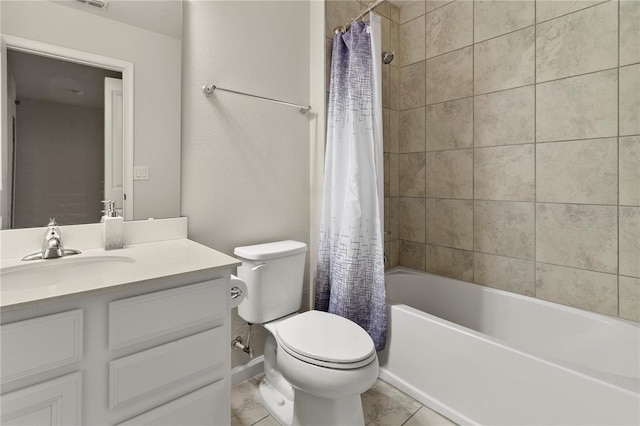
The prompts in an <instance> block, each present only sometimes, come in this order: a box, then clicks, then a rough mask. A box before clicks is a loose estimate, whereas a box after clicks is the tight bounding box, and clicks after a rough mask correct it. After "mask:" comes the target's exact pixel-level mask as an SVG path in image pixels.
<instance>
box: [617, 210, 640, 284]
mask: <svg viewBox="0 0 640 426" xmlns="http://www.w3.org/2000/svg"><path fill="white" fill-rule="evenodd" d="M618 220H619V221H620V272H619V273H620V275H629V276H632V277H637V278H640V207H620V213H619V218H618Z"/></svg>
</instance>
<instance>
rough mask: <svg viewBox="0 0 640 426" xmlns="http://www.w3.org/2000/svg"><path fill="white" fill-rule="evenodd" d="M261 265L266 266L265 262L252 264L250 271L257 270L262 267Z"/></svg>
mask: <svg viewBox="0 0 640 426" xmlns="http://www.w3.org/2000/svg"><path fill="white" fill-rule="evenodd" d="M263 266H267V264H266V263H260V264H259V265H256V266H254V267H253V268H251V270H252V271H257V270H258V269H260V268H262V267H263Z"/></svg>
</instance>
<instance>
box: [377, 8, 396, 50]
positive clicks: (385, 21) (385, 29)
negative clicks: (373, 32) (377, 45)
mask: <svg viewBox="0 0 640 426" xmlns="http://www.w3.org/2000/svg"><path fill="white" fill-rule="evenodd" d="M385 3H386V5H387V12H388V11H389V2H386V1H385V2H382V5H384V4H385ZM378 7H380V6H378ZM379 15H380V14H379ZM387 16H388V13H387V14H385V15H382V16H381V18H380V24H381V27H382V28H381V32H382V34H381V36H382V50H383V51H385V50H393V49H392V48H391V20H390V19H389V18H388V17H387Z"/></svg>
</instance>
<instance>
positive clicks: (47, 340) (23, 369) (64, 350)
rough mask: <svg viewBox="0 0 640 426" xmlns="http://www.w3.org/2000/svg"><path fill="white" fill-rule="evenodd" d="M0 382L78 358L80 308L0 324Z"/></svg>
mask: <svg viewBox="0 0 640 426" xmlns="http://www.w3.org/2000/svg"><path fill="white" fill-rule="evenodd" d="M0 335H2V347H1V362H2V364H1V368H0V375H1V377H2V379H1V380H2V383H7V382H10V381H12V380H17V379H22V378H24V377H28V376H32V375H34V374H38V373H41V372H43V371H48V370H53V369H55V368H58V367H61V366H63V365H68V364H73V363H74V362H77V361H80V360H81V359H82V344H83V343H82V310H81V309H76V310H74V311H68V312H62V313H59V314H54V315H46V316H43V317H37V318H33V319H28V320H24V321H18V322H14V323H11V324H3V325H2V326H1V327H0Z"/></svg>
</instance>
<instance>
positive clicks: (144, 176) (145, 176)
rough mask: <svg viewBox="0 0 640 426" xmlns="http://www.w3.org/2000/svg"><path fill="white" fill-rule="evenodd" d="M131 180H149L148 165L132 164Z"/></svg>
mask: <svg viewBox="0 0 640 426" xmlns="http://www.w3.org/2000/svg"><path fill="white" fill-rule="evenodd" d="M133 180H149V166H134V167H133Z"/></svg>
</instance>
